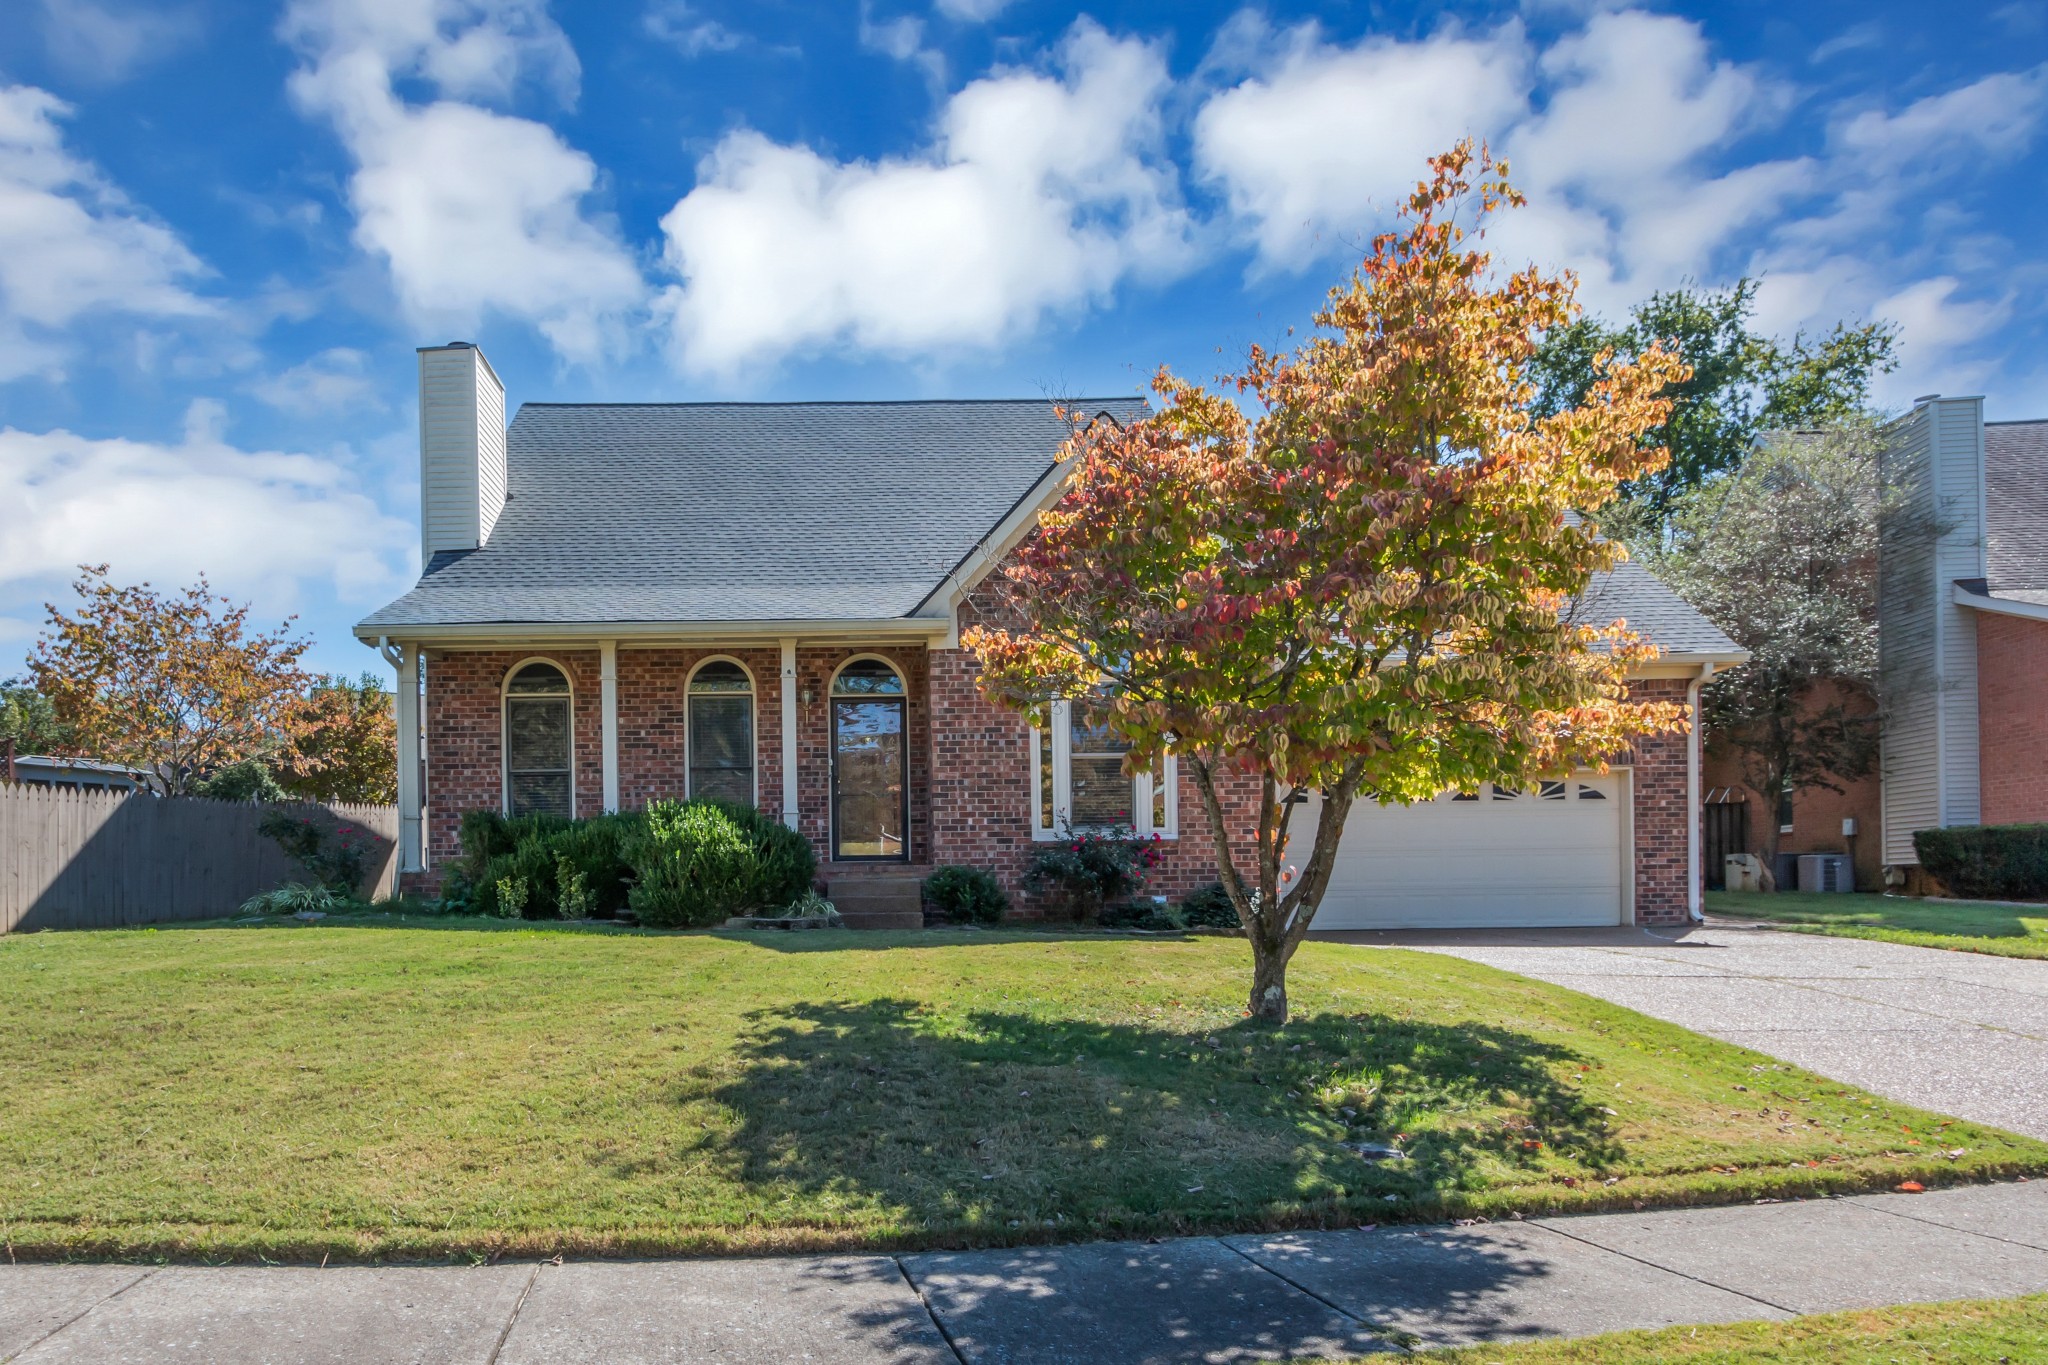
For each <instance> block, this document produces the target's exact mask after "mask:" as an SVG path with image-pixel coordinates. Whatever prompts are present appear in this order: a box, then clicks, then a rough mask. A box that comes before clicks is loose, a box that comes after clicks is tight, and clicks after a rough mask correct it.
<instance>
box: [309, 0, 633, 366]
mask: <svg viewBox="0 0 2048 1365" xmlns="http://www.w3.org/2000/svg"><path fill="white" fill-rule="evenodd" d="M284 34H285V36H286V38H287V40H288V41H289V42H290V43H291V44H292V45H293V46H294V47H295V48H296V49H297V50H298V52H299V53H300V54H301V56H302V57H303V58H304V59H305V64H304V65H302V66H301V67H300V68H299V70H298V71H297V72H295V73H294V74H293V76H292V79H291V90H292V94H293V97H294V98H295V99H297V100H298V101H299V103H300V105H301V106H302V107H303V108H305V109H307V110H309V111H311V112H314V113H317V114H320V115H323V116H325V117H327V118H329V119H331V120H332V121H333V123H334V125H335V128H336V131H337V132H339V133H340V135H341V138H342V141H343V143H344V144H345V145H346V146H347V148H348V150H349V152H350V154H351V155H352V156H353V157H354V158H355V161H356V164H357V170H356V173H355V175H354V176H353V177H352V178H351V180H350V182H349V200H350V204H351V206H352V207H353V208H354V210H355V213H356V230H355V238H356V241H357V244H358V245H360V246H362V247H363V248H364V249H365V250H366V251H369V252H371V253H373V254H375V255H377V256H379V257H381V258H382V259H383V260H384V262H385V263H386V265H387V266H388V268H389V270H390V272H391V280H392V284H393V286H394V287H395V289H396V290H397V293H398V297H399V301H400V303H401V305H402V306H403V307H404V309H405V312H406V314H407V316H408V318H409V319H410V320H411V321H412V322H413V324H414V325H415V326H419V327H423V328H427V329H429V330H435V331H442V330H448V329H451V328H452V329H457V330H469V329H473V328H474V327H476V326H477V324H478V323H479V322H480V321H481V319H482V318H483V317H484V315H486V314H490V313H497V314H502V315H504V316H507V317H510V318H514V319H517V320H519V321H523V322H527V323H530V324H532V325H533V326H535V327H537V328H538V329H539V330H540V331H541V333H542V334H543V335H545V336H546V337H547V338H548V339H549V341H550V342H552V343H553V345H554V347H555V349H556V350H557V351H558V352H559V353H560V354H561V355H563V356H564V357H566V358H568V359H571V360H576V361H582V362H589V361H593V360H596V359H597V358H598V357H599V356H601V355H602V354H604V353H605V352H606V351H607V350H608V349H609V348H611V347H612V346H613V345H615V344H616V343H617V342H618V340H619V337H620V335H621V329H622V327H623V326H624V320H625V319H626V318H627V317H628V316H629V315H630V314H632V313H633V312H634V311H635V310H636V309H637V308H638V307H639V306H640V305H641V304H642V303H643V301H644V297H645V285H644V282H643V281H642V279H641V276H640V271H639V268H638V266H637V265H636V264H635V262H634V260H633V257H632V253H631V252H630V251H629V250H628V249H627V248H626V247H625V246H624V245H623V244H622V243H621V242H620V241H619V240H618V237H617V235H616V234H615V233H614V232H613V231H612V229H611V228H610V227H609V225H607V224H604V223H602V222H600V221H593V219H592V218H590V217H588V216H586V215H585V212H584V201H585V200H586V199H587V198H588V197H589V196H590V194H591V193H592V191H593V190H594V189H596V187H597V167H596V164H595V163H594V162H593V161H592V160H591V159H590V158H589V157H588V156H586V155H584V154H583V153H582V152H580V151H577V150H576V149H575V148H573V147H570V146H569V145H568V144H567V143H565V142H563V141H562V139H561V138H560V137H559V136H557V135H556V133H555V132H554V131H553V130H552V129H550V128H549V127H547V125H545V124H542V123H537V122H534V121H532V120H530V119H522V118H515V117H512V116H510V115H507V114H502V113H498V112H495V111H493V110H490V109H485V108H482V107H479V106H478V105H477V104H475V103H469V102H464V101H467V100H474V99H482V100H497V101H503V100H506V99H509V98H511V97H512V95H513V94H514V92H515V91H516V90H517V89H518V88H519V87H520V86H521V85H522V84H523V83H526V82H535V83H538V84H540V85H541V86H543V87H544V88H545V89H547V90H549V91H551V92H552V93H553V94H554V95H555V97H556V98H558V99H561V100H564V101H567V100H572V99H573V98H574V96H575V91H576V84H577V77H578V68H577V63H576V54H575V52H574V50H573V49H572V48H571V47H570V46H569V41H568V39H567V37H566V36H565V35H564V34H563V33H562V31H561V29H559V28H558V27H556V26H555V24H554V22H553V21H552V20H550V19H549V18H548V17H547V13H546V8H545V5H544V4H543V3H541V0H435V2H434V3H423V4H404V5H397V4H390V3H385V2H384V0H297V2H296V3H294V4H293V5H292V6H291V8H290V10H289V11H288V12H287V14H286V17H285V21H284ZM403 78H417V79H420V80H424V81H425V82H427V83H428V84H430V85H432V86H433V87H434V88H435V89H436V90H437V91H438V92H439V94H440V95H441V96H442V98H441V99H439V100H436V101H435V102H433V103H430V104H427V105H424V106H418V105H414V104H410V103H408V102H407V101H405V100H404V99H402V98H401V97H400V96H399V95H398V94H397V92H396V90H395V88H394V83H395V82H396V81H397V80H399V79H403Z"/></svg>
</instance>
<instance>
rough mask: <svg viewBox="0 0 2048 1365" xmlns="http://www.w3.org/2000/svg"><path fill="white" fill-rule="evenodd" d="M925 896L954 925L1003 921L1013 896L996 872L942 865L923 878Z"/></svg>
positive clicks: (998, 922)
mask: <svg viewBox="0 0 2048 1365" xmlns="http://www.w3.org/2000/svg"><path fill="white" fill-rule="evenodd" d="M924 898H925V899H926V900H928V901H930V902H931V903H932V904H933V905H935V906H937V907H938V908H939V909H940V910H941V911H943V912H944V913H945V916H946V918H947V919H949V920H952V921H953V922H954V923H955V924H1000V923H1001V922H1002V918H1003V912H1004V911H1005V910H1008V909H1009V908H1010V898H1009V897H1008V896H1007V895H1005V894H1004V893H1003V884H1002V883H1001V882H999V881H997V880H996V879H995V874H993V873H991V872H985V871H983V870H982V869H981V868H978V867H942V868H940V869H939V870H938V871H936V872H934V873H932V875H931V876H929V877H926V878H925V879H924Z"/></svg>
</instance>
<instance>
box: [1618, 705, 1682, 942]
mask: <svg viewBox="0 0 2048 1365" xmlns="http://www.w3.org/2000/svg"><path fill="white" fill-rule="evenodd" d="M1686 687H1687V683H1686V681H1685V679H1683V678H1645V679H1643V680H1641V681H1639V682H1637V683H1636V684H1634V685H1633V686H1632V687H1630V688H1629V695H1630V696H1631V697H1632V698H1634V699H1636V700H1638V701H1675V702H1679V703H1681V704H1682V703H1683V702H1684V701H1685V694H1686ZM1690 736H1691V731H1690V729H1685V730H1676V731H1673V732H1671V733H1670V734H1663V735H1651V736H1649V737H1648V738H1646V739H1641V740H1638V741H1637V742H1636V744H1635V747H1634V749H1633V751H1632V752H1631V754H1630V756H1629V763H1630V767H1631V776H1630V786H1631V789H1632V790H1633V792H1634V805H1633V808H1632V811H1631V814H1632V815H1633V816H1634V820H1635V844H1636V846H1635V898H1636V923H1638V924H1682V923H1684V922H1685V920H1686V918H1687V916H1688V914H1689V913H1690V911H1691V900H1690V897H1689V896H1688V894H1687V892H1688V886H1687V882H1688V877H1689V873H1690V869H1691V865H1692V850H1691V834H1692V832H1693V829H1694V822H1695V821H1696V820H1697V819H1698V818H1699V812H1698V811H1697V810H1695V809H1692V808H1691V807H1690V805H1689V803H1688V802H1687V800H1686V790H1687V788H1686V767H1687V752H1688V747H1689V745H1690Z"/></svg>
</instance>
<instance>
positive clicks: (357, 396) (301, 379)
mask: <svg viewBox="0 0 2048 1365" xmlns="http://www.w3.org/2000/svg"><path fill="white" fill-rule="evenodd" d="M368 370H369V357H368V356H366V355H364V354H363V353H362V352H361V351H358V350H354V349H352V348H350V347H347V346H334V347H330V348H329V349H327V350H325V351H322V352H320V354H318V355H316V356H314V357H313V358H312V359H310V360H308V361H306V362H304V363H303V364H299V365H294V366H292V367H291V368H290V369H288V370H286V371H285V372H284V373H282V374H279V375H276V376H273V377H272V378H269V379H265V380H261V381H259V382H257V383H256V384H254V385H252V386H251V388H250V392H252V393H254V394H255V395H256V396H257V397H258V398H260V399H262V400H263V401H264V402H266V403H268V404H270V406H272V407H274V408H278V409H280V410H282V411H285V412H292V413H299V414H303V415H310V414H313V413H319V412H339V411H342V410H344V409H348V410H353V411H357V412H360V411H363V410H365V409H371V408H376V409H381V408H382V407H383V406H384V402H383V400H382V399H380V398H379V397H378V396H377V385H376V383H375V382H374V381H373V380H372V379H371V378H370V375H369V372H368Z"/></svg>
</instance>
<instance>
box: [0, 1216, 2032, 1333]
mask: <svg viewBox="0 0 2048 1365" xmlns="http://www.w3.org/2000/svg"><path fill="white" fill-rule="evenodd" d="M2041 1291H2048V1181H2035V1182H2033V1183H2031V1184H2028V1183H2021V1184H2013V1185H1992V1186H1979V1187H1976V1188H1971V1189H1960V1190H1950V1191H1944V1192H1939V1193H1935V1194H1925V1195H1877V1196H1870V1197H1863V1198H1854V1199H1837V1200H1815V1201H1811V1202H1804V1203H1788V1204H1770V1205H1762V1206H1744V1207H1734V1208H1721V1209H1692V1210H1679V1211H1673V1212H1667V1213H1637V1214H1599V1215H1590V1216H1583V1217H1576V1218H1555V1219H1540V1220H1535V1221H1531V1222H1526V1223H1503V1224H1489V1225H1472V1226H1466V1227H1424V1228H1389V1229H1381V1230H1365V1229H1362V1230H1353V1231H1346V1232H1325V1233H1298V1234H1290V1235H1281V1236H1245V1237H1222V1238H1215V1237H1191V1238H1184V1239H1180V1240H1176V1241H1170V1242H1158V1243H1132V1242H1120V1243H1097V1244H1092V1245H1082V1246H1071V1247H1046V1248H1029V1249H1024V1250H1012V1251H975V1252H935V1253H927V1254H922V1255H906V1256H817V1257H791V1258H786V1259H777V1260H716V1261H591V1262H578V1263H572V1264H567V1265H555V1264H548V1265H540V1266H535V1265H500V1266H480V1267H475V1268H466V1269H455V1268H408V1267H383V1268H371V1267H338V1268H333V1269H312V1268H294V1267H277V1268H263V1267H233V1268H207V1267H197V1266H172V1267H166V1268H161V1269H154V1268H150V1267H144V1266H119V1265H79V1266H43V1265H22V1266H15V1265H0V1361H8V1362H17V1363H18V1365H55V1362H60V1361H68V1362H92V1365H127V1363H129V1362H133V1363H134V1365H141V1363H142V1362H159V1361H204V1362H220V1363H221V1365H242V1363H243V1362H251V1363H254V1362H262V1365H329V1363H330V1362H331V1363H332V1365H380V1363H381V1362H393V1363H394V1365H395V1363H397V1362H404V1363H405V1365H440V1363H441V1362H447V1363H448V1365H537V1363H538V1362H547V1363H548V1365H578V1363H579V1362H591V1363H592V1365H597V1363H598V1362H602V1363H603V1365H657V1363H659V1365H670V1363H671V1362H673V1363H674V1365H681V1363H682V1362H686V1361H705V1360H716V1361H721V1362H740V1363H744V1362H756V1361H758V1362H764V1363H765V1362H778V1363H779V1362H785V1361H813V1362H819V1363H820V1365H832V1363H833V1362H851V1361H887V1362H902V1363H903V1365H955V1362H967V1363H968V1365H981V1362H1063V1363H1064V1362H1074V1363H1076V1365H1080V1363H1081V1362H1097V1361H1116V1362H1119V1365H1138V1363H1139V1362H1169V1361H1218V1362H1223V1361H1248V1360H1273V1359H1286V1358H1288V1357H1290V1356H1303V1355H1352V1354H1358V1355H1364V1354H1373V1353H1399V1352H1401V1351H1402V1350H1403V1348H1404V1347H1410V1346H1413V1347H1433V1346H1447V1345H1455V1344H1461V1343H1468V1342H1476V1341H1504V1340H1513V1339H1519V1338H1526V1337H1537V1336H1579V1335H1588V1334H1591V1333H1596V1332H1607V1331H1617V1330H1620V1329H1623V1328H1630V1327H1661V1326H1667V1325H1670V1324H1674V1323H1688V1322H1728V1321H1736V1320H1741V1319H1754V1318H1784V1317H1788V1316H1791V1315H1794V1314H1799V1313H1815V1312H1826V1311H1830V1310H1834V1309H1841V1308H1853V1307H1865V1306H1874V1305H1881V1304H1890V1303H1904V1302H1911V1301H1916V1300H1936V1299H1953V1298H1979V1297H1999V1296H2007V1295H2015V1294H2025V1293H2034V1292H2041Z"/></svg>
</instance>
